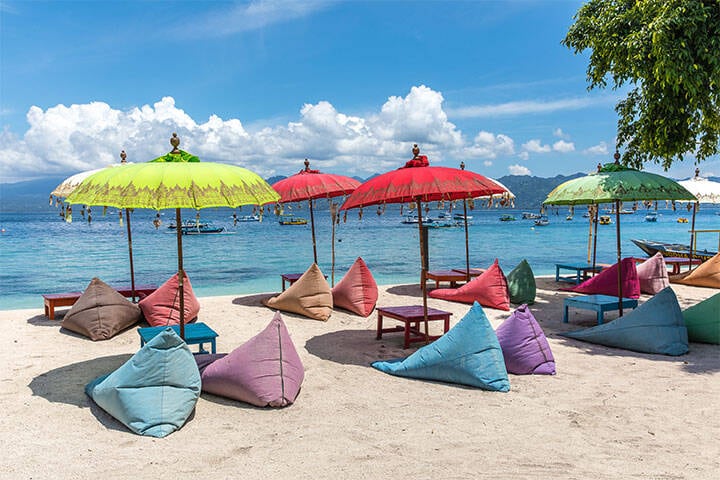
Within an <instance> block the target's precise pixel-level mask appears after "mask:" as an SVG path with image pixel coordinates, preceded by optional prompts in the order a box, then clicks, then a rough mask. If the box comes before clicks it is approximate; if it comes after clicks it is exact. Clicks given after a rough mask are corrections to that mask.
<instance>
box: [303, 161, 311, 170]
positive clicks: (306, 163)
mask: <svg viewBox="0 0 720 480" xmlns="http://www.w3.org/2000/svg"><path fill="white" fill-rule="evenodd" d="M304 163H305V171H306V172H307V171H308V170H310V160H308V159H307V158H306V159H305V162H304Z"/></svg>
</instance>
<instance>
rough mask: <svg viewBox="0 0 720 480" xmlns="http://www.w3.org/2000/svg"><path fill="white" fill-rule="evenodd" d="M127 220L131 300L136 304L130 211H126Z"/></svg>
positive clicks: (127, 209)
mask: <svg viewBox="0 0 720 480" xmlns="http://www.w3.org/2000/svg"><path fill="white" fill-rule="evenodd" d="M125 219H126V220H127V234H128V252H129V253H130V290H131V291H130V293H131V295H132V296H131V297H130V298H131V299H132V301H133V302H135V267H134V266H133V253H132V230H130V209H129V208H126V209H125Z"/></svg>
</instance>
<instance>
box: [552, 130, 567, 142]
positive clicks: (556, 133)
mask: <svg viewBox="0 0 720 480" xmlns="http://www.w3.org/2000/svg"><path fill="white" fill-rule="evenodd" d="M553 136H555V137H558V138H562V139H563V140H569V139H570V135H568V134H567V133H565V132H563V131H562V128H556V129H555V131H554V132H553Z"/></svg>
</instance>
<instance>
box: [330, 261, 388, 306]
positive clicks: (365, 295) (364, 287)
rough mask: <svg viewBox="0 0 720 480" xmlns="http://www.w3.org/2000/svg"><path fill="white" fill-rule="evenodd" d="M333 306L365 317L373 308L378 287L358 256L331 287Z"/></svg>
mask: <svg viewBox="0 0 720 480" xmlns="http://www.w3.org/2000/svg"><path fill="white" fill-rule="evenodd" d="M332 298H333V306H335V307H340V308H344V309H345V310H350V311H351V312H353V313H357V314H358V315H360V316H362V317H367V316H368V315H370V314H371V313H372V311H373V310H374V309H375V303H377V299H378V288H377V283H375V279H374V278H373V276H372V273H370V269H369V268H368V267H367V265H365V262H364V261H363V259H362V258H360V257H358V258H357V260H355V263H353V264H352V267H350V270H348V271H347V273H346V274H345V276H344V277H343V278H342V280H340V281H339V282H338V283H337V285H335V286H334V287H333V289H332Z"/></svg>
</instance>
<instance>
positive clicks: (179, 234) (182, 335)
mask: <svg viewBox="0 0 720 480" xmlns="http://www.w3.org/2000/svg"><path fill="white" fill-rule="evenodd" d="M175 225H177V229H176V230H177V249H178V295H180V338H182V339H183V340H185V291H184V289H183V279H184V278H185V271H184V270H183V257H182V228H181V227H182V219H181V218H180V209H179V208H176V209H175Z"/></svg>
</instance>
